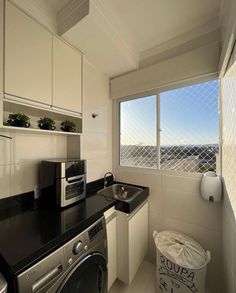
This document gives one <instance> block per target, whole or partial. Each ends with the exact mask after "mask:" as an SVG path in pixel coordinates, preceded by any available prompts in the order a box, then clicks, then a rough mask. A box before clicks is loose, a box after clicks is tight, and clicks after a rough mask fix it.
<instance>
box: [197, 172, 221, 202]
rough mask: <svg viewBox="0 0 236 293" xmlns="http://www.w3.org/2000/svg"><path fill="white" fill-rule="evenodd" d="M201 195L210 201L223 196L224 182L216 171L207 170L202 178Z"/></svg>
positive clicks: (217, 199) (218, 199)
mask: <svg viewBox="0 0 236 293" xmlns="http://www.w3.org/2000/svg"><path fill="white" fill-rule="evenodd" d="M201 195H202V197H203V198H204V199H205V200H207V201H210V202H218V201H220V200H221V198H222V182H221V178H220V176H219V175H217V174H216V173H215V172H206V173H204V174H203V176H202V180H201Z"/></svg>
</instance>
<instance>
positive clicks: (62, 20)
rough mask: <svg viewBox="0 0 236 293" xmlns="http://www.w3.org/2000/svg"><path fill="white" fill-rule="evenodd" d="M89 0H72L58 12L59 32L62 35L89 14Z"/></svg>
mask: <svg viewBox="0 0 236 293" xmlns="http://www.w3.org/2000/svg"><path fill="white" fill-rule="evenodd" d="M89 6H90V1H89V0H72V1H70V2H69V3H68V4H66V5H65V6H64V7H63V8H62V9H61V10H60V11H59V12H58V14H57V25H58V34H59V35H60V36H61V35H63V34H65V33H66V32H67V31H68V30H69V29H71V28H72V27H73V26H74V25H76V24H77V23H78V22H79V21H81V19H83V18H84V17H85V16H87V15H88V14H89Z"/></svg>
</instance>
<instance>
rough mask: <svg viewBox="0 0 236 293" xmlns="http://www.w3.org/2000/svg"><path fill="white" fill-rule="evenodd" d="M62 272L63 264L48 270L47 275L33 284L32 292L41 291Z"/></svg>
mask: <svg viewBox="0 0 236 293" xmlns="http://www.w3.org/2000/svg"><path fill="white" fill-rule="evenodd" d="M61 272H62V265H61V264H60V265H58V266H57V267H56V268H54V269H52V270H51V271H50V272H48V273H47V274H46V275H44V276H43V277H42V278H40V279H39V280H38V281H37V282H36V283H34V284H33V286H32V292H34V293H36V292H39V291H40V290H41V289H43V288H44V287H45V286H46V285H47V284H48V283H49V282H51V281H52V280H54V279H55V278H56V277H58V276H59V275H60V274H61Z"/></svg>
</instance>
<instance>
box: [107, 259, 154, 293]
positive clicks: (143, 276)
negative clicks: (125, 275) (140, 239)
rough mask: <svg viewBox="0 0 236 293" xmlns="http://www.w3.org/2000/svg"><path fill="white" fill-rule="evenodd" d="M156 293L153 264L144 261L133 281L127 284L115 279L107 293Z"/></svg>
mask: <svg viewBox="0 0 236 293" xmlns="http://www.w3.org/2000/svg"><path fill="white" fill-rule="evenodd" d="M144 292H145V293H156V289H155V266H154V265H153V264H151V263H149V262H146V261H144V262H143V263H142V265H141V266H140V269H139V270H138V272H137V274H136V276H135V278H134V280H133V282H132V283H131V284H130V285H129V286H127V285H124V284H123V283H122V282H120V281H119V280H117V281H116V282H115V283H114V284H113V286H112V287H111V289H110V291H109V293H144Z"/></svg>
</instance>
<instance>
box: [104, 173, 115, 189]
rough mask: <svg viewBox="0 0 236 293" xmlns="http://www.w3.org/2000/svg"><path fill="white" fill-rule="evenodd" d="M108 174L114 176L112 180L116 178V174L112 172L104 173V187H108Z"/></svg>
mask: <svg viewBox="0 0 236 293" xmlns="http://www.w3.org/2000/svg"><path fill="white" fill-rule="evenodd" d="M107 176H112V181H113V180H114V179H115V176H114V174H113V173H112V172H107V173H105V175H104V188H105V187H107V184H108V182H107Z"/></svg>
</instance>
